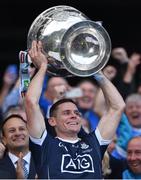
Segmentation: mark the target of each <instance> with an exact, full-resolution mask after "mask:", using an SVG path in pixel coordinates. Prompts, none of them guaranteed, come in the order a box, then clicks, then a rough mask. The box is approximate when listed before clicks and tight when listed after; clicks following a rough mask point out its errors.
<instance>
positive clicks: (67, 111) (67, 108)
mask: <svg viewBox="0 0 141 180" xmlns="http://www.w3.org/2000/svg"><path fill="white" fill-rule="evenodd" d="M54 119H55V125H54V126H55V130H56V132H57V135H58V136H60V137H62V138H63V137H64V138H65V137H66V136H68V135H69V134H70V135H72V134H75V135H77V133H78V132H79V131H80V128H81V124H82V119H81V116H80V113H79V111H78V108H77V107H76V105H75V104H73V103H71V102H65V103H63V104H60V105H59V106H58V109H57V111H56V117H55V118H54Z"/></svg>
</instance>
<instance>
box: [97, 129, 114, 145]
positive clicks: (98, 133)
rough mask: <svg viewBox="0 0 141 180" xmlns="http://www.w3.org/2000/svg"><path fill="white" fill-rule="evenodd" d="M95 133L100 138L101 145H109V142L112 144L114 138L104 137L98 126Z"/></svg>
mask: <svg viewBox="0 0 141 180" xmlns="http://www.w3.org/2000/svg"><path fill="white" fill-rule="evenodd" d="M95 135H96V137H97V139H98V142H99V144H100V145H101V146H102V145H108V144H110V143H111V141H112V140H106V139H103V138H102V136H101V134H100V131H99V129H98V128H96V130H95Z"/></svg>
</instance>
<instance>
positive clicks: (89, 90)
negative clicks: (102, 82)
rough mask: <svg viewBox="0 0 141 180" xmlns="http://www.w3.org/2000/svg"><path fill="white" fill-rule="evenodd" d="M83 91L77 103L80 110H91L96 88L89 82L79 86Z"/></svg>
mask: <svg viewBox="0 0 141 180" xmlns="http://www.w3.org/2000/svg"><path fill="white" fill-rule="evenodd" d="M79 87H80V88H81V89H82V91H83V96H82V97H81V98H78V99H77V103H78V105H79V107H80V108H82V109H92V108H93V105H94V98H95V95H96V91H97V87H96V86H94V85H93V84H92V83H91V82H83V83H82V84H80V86H79Z"/></svg>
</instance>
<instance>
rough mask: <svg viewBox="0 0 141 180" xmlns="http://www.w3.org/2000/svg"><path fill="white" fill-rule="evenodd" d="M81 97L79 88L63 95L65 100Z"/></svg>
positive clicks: (81, 93)
mask: <svg viewBox="0 0 141 180" xmlns="http://www.w3.org/2000/svg"><path fill="white" fill-rule="evenodd" d="M82 96H83V92H82V90H81V89H80V88H72V89H71V90H69V91H67V92H66V93H65V97H66V98H79V97H82Z"/></svg>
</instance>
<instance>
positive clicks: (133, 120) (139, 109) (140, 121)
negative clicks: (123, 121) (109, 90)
mask: <svg viewBox="0 0 141 180" xmlns="http://www.w3.org/2000/svg"><path fill="white" fill-rule="evenodd" d="M125 110H126V114H127V117H128V119H129V122H130V124H131V125H132V126H133V127H135V128H141V102H140V101H139V100H138V101H131V102H127V104H126V109H125Z"/></svg>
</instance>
